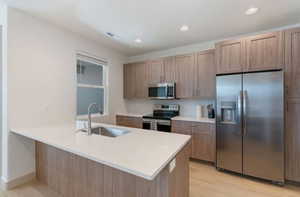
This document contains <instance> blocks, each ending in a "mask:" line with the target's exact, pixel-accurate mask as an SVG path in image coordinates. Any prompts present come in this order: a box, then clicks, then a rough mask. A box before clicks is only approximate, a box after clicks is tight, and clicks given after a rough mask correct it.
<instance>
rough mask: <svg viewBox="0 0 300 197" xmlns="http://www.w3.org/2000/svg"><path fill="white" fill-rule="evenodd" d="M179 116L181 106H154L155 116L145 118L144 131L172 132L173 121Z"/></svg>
mask: <svg viewBox="0 0 300 197" xmlns="http://www.w3.org/2000/svg"><path fill="white" fill-rule="evenodd" d="M178 115H179V105H154V110H153V114H150V115H146V116H143V129H149V130H156V131H163V132H171V119H172V118H173V117H175V116H178Z"/></svg>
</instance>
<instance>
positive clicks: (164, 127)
mask: <svg viewBox="0 0 300 197" xmlns="http://www.w3.org/2000/svg"><path fill="white" fill-rule="evenodd" d="M156 130H157V131H162V132H171V121H170V120H157V121H156Z"/></svg>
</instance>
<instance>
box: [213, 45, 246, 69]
mask: <svg viewBox="0 0 300 197" xmlns="http://www.w3.org/2000/svg"><path fill="white" fill-rule="evenodd" d="M245 54H246V49H245V40H243V39H240V40H232V41H224V42H220V43H217V44H216V64H217V74H225V73H238V72H242V71H243V67H244V65H245Z"/></svg>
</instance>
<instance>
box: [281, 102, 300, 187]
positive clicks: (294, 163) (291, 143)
mask: <svg viewBox="0 0 300 197" xmlns="http://www.w3.org/2000/svg"><path fill="white" fill-rule="evenodd" d="M299 120H300V99H293V100H291V99H288V100H287V108H286V124H285V125H286V128H285V132H286V133H285V136H286V139H285V146H286V147H285V148H286V150H285V151H286V152H285V157H286V164H285V176H286V179H287V180H291V181H298V182H300V157H299V155H300V121H299Z"/></svg>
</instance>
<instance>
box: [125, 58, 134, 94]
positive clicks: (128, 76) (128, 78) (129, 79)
mask: <svg viewBox="0 0 300 197" xmlns="http://www.w3.org/2000/svg"><path fill="white" fill-rule="evenodd" d="M135 72H136V70H135V65H134V64H125V65H124V98H126V99H131V98H134V97H135Z"/></svg>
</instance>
